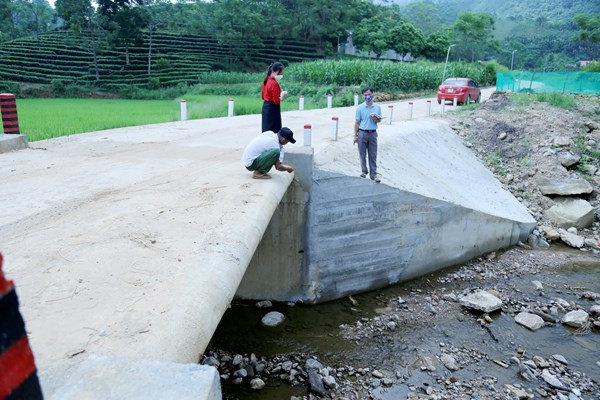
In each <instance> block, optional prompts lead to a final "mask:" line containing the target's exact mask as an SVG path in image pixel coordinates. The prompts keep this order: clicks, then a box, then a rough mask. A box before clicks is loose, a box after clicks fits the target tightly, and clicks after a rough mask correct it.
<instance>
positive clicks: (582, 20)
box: [573, 14, 600, 59]
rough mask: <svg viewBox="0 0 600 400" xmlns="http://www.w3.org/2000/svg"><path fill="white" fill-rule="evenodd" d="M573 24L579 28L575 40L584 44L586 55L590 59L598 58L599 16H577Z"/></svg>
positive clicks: (599, 39)
mask: <svg viewBox="0 0 600 400" xmlns="http://www.w3.org/2000/svg"><path fill="white" fill-rule="evenodd" d="M573 22H574V23H575V24H576V25H577V26H578V27H579V32H578V33H577V35H576V36H575V40H579V41H581V42H583V43H585V44H586V49H587V51H588V55H589V57H590V58H591V59H595V58H598V47H600V46H599V45H600V14H593V15H587V14H577V15H575V16H574V17H573Z"/></svg>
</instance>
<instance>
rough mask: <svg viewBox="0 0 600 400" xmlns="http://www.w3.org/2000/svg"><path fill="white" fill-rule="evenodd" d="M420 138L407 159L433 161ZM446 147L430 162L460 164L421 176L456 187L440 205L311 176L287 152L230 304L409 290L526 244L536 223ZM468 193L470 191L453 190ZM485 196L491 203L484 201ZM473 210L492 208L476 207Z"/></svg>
mask: <svg viewBox="0 0 600 400" xmlns="http://www.w3.org/2000/svg"><path fill="white" fill-rule="evenodd" d="M428 135H429V138H430V140H431V139H432V138H433V139H435V135H431V134H430V133H428ZM419 136H420V135H419V134H416V135H412V136H411V137H412V139H410V140H412V141H413V143H412V145H411V147H412V149H413V151H415V152H416V153H418V152H419V151H421V152H426V151H429V152H431V148H433V147H434V146H435V145H434V146H428V148H427V149H424V148H419V146H422V145H423V144H424V143H427V142H426V141H423V138H422V137H419ZM441 137H443V139H444V140H441V141H440V142H441V143H442V144H444V143H447V142H448V137H447V136H446V135H445V134H443V135H441ZM449 142H450V143H451V146H450V148H451V149H450V150H449V151H448V152H447V153H448V154H445V153H444V152H443V151H440V154H439V155H437V157H438V158H441V159H443V158H444V157H448V158H451V159H452V162H454V163H456V162H457V160H459V162H462V163H464V164H465V165H459V166H458V167H457V169H456V171H452V170H450V169H448V168H446V169H441V168H437V167H435V166H434V167H433V168H432V171H422V166H420V167H419V168H421V170H420V171H419V173H420V174H421V175H423V174H425V175H427V173H430V175H429V176H430V177H431V179H432V180H433V181H436V180H440V181H445V182H450V183H448V185H451V184H452V185H456V187H445V188H444V189H443V191H444V195H443V196H439V195H437V193H435V190H431V191H430V192H431V195H429V196H428V195H427V191H424V192H425V193H415V192H414V191H410V190H404V189H402V188H399V187H397V186H396V185H394V182H393V181H392V182H390V183H389V184H387V183H386V180H385V179H384V180H383V183H381V184H376V183H374V182H373V181H370V180H368V179H363V178H360V177H358V176H349V175H348V174H345V173H340V172H337V171H330V170H325V169H322V168H321V167H320V166H319V167H314V166H313V155H312V153H311V152H300V153H293V154H291V155H289V159H288V156H287V155H286V159H287V160H286V161H287V162H289V163H291V164H292V165H294V166H295V168H296V174H297V175H296V177H295V179H294V181H293V183H292V184H291V185H290V187H289V189H288V192H287V193H286V195H285V196H284V198H283V199H282V202H281V203H280V205H279V207H278V209H277V211H276V212H275V214H274V215H273V219H272V220H271V222H270V225H269V227H268V228H267V231H266V233H265V235H264V236H263V238H262V241H261V243H260V245H259V247H258V249H257V251H256V252H255V254H254V257H253V259H252V261H251V263H250V265H249V267H248V269H247V271H246V273H245V275H244V278H243V280H242V283H241V285H240V286H239V288H238V291H237V293H236V297H237V298H239V299H247V300H250V299H253V300H262V299H270V300H275V301H302V302H304V303H309V304H310V303H319V302H324V301H329V300H334V299H337V298H341V297H344V296H347V295H351V294H354V293H360V292H364V291H368V290H373V289H378V288H382V287H385V286H389V285H393V284H396V283H399V282H402V281H407V280H410V279H413V278H416V277H418V276H421V275H424V274H427V273H429V272H433V271H436V270H439V269H441V268H445V267H449V266H452V265H457V264H460V263H462V262H466V261H468V260H470V259H472V258H475V257H477V256H479V255H482V254H485V253H488V252H491V251H495V250H498V249H502V248H507V247H510V246H513V245H515V244H516V243H517V242H518V241H525V240H526V238H527V236H528V235H529V234H530V233H531V231H532V230H533V228H534V227H535V220H534V219H533V218H532V217H531V216H530V215H529V214H528V213H527V211H526V209H525V208H524V207H523V206H522V205H521V204H520V203H518V201H517V200H516V199H515V198H514V197H513V196H512V195H511V194H510V193H509V192H507V191H505V190H504V189H502V188H501V185H500V183H499V182H498V181H497V180H496V179H495V178H494V176H493V174H491V172H489V171H487V169H485V168H484V167H483V166H482V165H481V164H480V163H479V162H478V160H477V159H476V158H475V157H473V156H470V157H468V156H466V155H465V156H462V157H461V156H460V154H457V146H458V144H457V143H456V142H454V141H453V140H451V141H449ZM403 147H404V146H403ZM407 147H408V146H407ZM411 147H408V148H411ZM388 150H389V149H388ZM465 150H466V149H465ZM461 151H462V150H461ZM466 151H467V152H468V150H466ZM458 153H460V152H458ZM407 168H410V167H409V166H406V165H403V166H402V168H398V169H404V170H406V169H407ZM461 171H476V175H475V176H468V175H467V174H468V173H467V174H465V175H464V182H461V181H460V179H458V180H457V178H456V176H457V175H458V176H459V177H460V175H461ZM445 174H448V175H452V179H446V178H445V176H444V175H445ZM406 180H408V179H406ZM467 184H468V185H469V186H471V187H470V188H468V189H467V188H466V186H465V187H461V185H467ZM477 191H480V192H481V193H482V195H481V197H480V198H477V195H476V192H477ZM453 193H456V194H453ZM490 193H492V195H491V196H492V197H494V196H495V197H497V199H496V200H494V201H490ZM440 197H442V198H440ZM478 202H481V203H486V202H487V203H495V204H484V205H483V206H481V207H479V206H478Z"/></svg>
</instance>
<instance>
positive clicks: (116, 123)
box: [17, 94, 348, 142]
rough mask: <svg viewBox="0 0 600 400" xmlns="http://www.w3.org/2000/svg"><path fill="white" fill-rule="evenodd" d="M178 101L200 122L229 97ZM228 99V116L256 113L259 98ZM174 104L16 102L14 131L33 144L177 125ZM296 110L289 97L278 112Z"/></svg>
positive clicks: (313, 104)
mask: <svg viewBox="0 0 600 400" xmlns="http://www.w3.org/2000/svg"><path fill="white" fill-rule="evenodd" d="M182 98H184V99H185V100H186V103H187V116H188V119H201V118H218V117H226V116H227V112H228V107H229V99H230V98H231V97H230V96H223V95H220V96H214V95H207V94H203V95H197V94H196V95H194V94H190V95H186V96H183V97H182ZM233 99H234V115H246V114H260V113H261V110H262V105H263V101H262V100H261V99H260V94H259V95H258V96H255V95H253V96H235V97H233ZM180 100H181V98H179V99H176V100H123V99H62V98H59V99H52V98H46V99H19V100H17V110H18V114H19V128H20V131H21V133H22V134H24V135H26V136H27V139H28V140H29V141H30V142H35V141H38V140H44V139H51V138H55V137H60V136H67V135H72V134H75V133H84V132H93V131H99V130H104V129H113V128H123V127H127V126H139V125H148V124H159V123H164V122H172V121H178V120H179V119H180ZM347 100H348V99H346V98H344V99H339V100H338V101H339V102H342V101H347ZM326 102H327V100H326V99H321V101H320V102H318V101H313V100H311V98H306V99H305V102H304V108H305V109H307V110H308V109H314V108H323V107H325V106H326ZM334 104H335V102H334ZM298 108H299V100H298V97H294V96H290V97H288V98H286V99H285V100H284V101H283V102H282V103H281V109H282V111H291V110H298Z"/></svg>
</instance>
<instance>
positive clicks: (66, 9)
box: [55, 0, 109, 81]
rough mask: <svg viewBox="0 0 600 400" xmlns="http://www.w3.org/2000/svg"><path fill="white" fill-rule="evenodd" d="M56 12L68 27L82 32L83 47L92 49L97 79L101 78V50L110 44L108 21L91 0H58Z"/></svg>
mask: <svg viewBox="0 0 600 400" xmlns="http://www.w3.org/2000/svg"><path fill="white" fill-rule="evenodd" d="M55 7H56V12H57V13H58V16H59V17H61V18H62V19H63V20H64V21H65V24H66V25H67V27H68V28H69V29H71V30H73V31H74V32H77V33H79V34H80V38H81V40H82V42H83V47H85V48H87V49H88V50H89V51H90V54H91V56H92V60H93V68H94V75H95V78H96V81H99V80H100V67H99V65H98V61H99V56H100V51H101V50H102V49H104V48H105V47H106V46H107V45H108V41H107V38H108V36H109V35H108V32H107V31H106V30H105V29H104V26H105V25H106V21H105V20H104V18H103V16H102V15H100V14H99V13H97V12H96V11H95V9H94V7H92V3H91V0H56V3H55Z"/></svg>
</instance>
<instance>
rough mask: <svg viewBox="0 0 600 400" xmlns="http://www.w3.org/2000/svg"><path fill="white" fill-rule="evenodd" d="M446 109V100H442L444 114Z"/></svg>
mask: <svg viewBox="0 0 600 400" xmlns="http://www.w3.org/2000/svg"><path fill="white" fill-rule="evenodd" d="M445 111H446V100H442V114H443V113H444V112H445Z"/></svg>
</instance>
